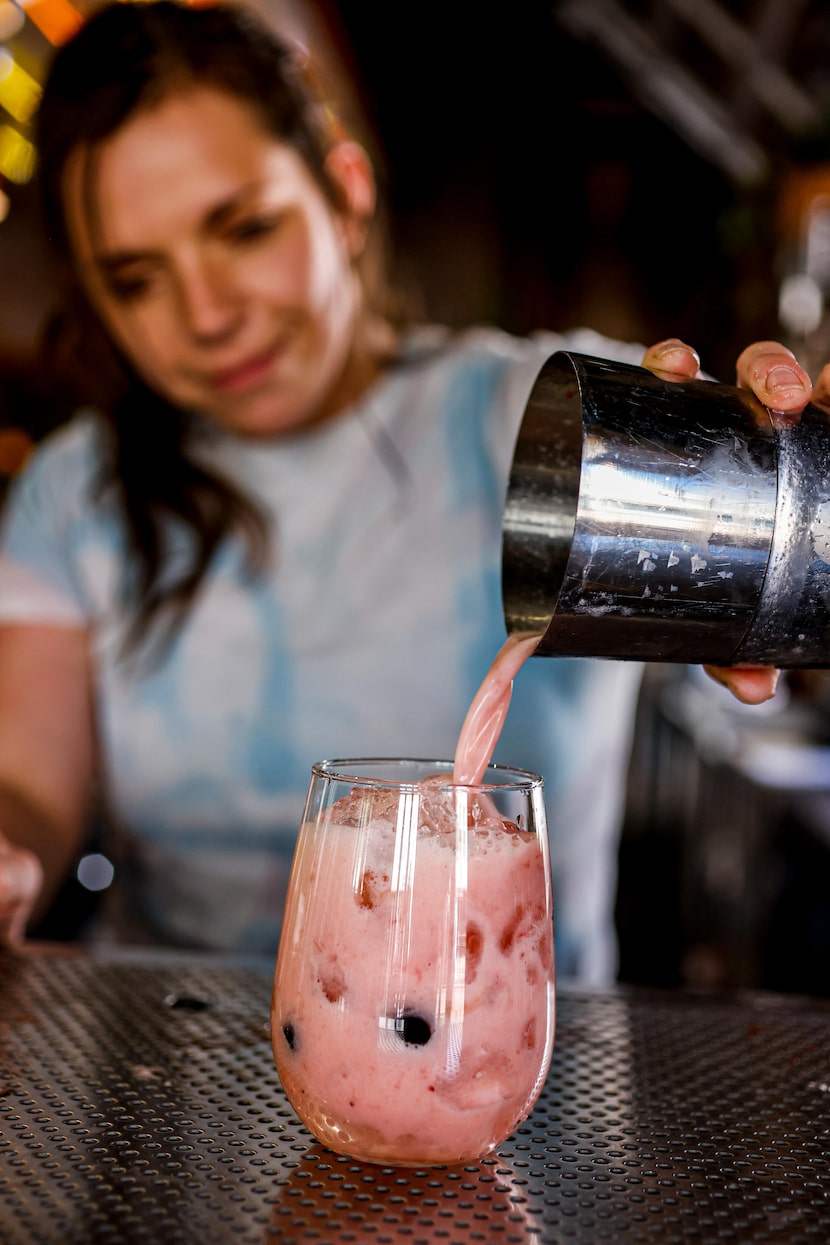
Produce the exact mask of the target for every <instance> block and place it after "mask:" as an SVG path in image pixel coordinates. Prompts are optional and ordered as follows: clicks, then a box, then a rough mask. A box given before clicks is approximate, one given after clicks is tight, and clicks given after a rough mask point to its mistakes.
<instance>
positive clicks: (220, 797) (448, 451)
mask: <svg viewBox="0 0 830 1245" xmlns="http://www.w3.org/2000/svg"><path fill="white" fill-rule="evenodd" d="M563 346H564V347H569V348H573V349H577V350H582V351H585V352H588V353H593V354H603V355H616V356H618V357H627V358H629V359H633V360H635V361H636V359H637V358H638V357H639V350H638V349H637V348H630V349H629V348H625V347H621V346H619V345H618V344H615V343H610V342H605V341H603V340H602V339H598V338H596V337H595V336H593V335H591V334H589V333H584V332H583V333H578V334H574V335H569V336H568V337H567V338H562V337H553V336H550V335H546V336H544V337H540V338H538V339H516V338H512V337H509V336H507V335H505V334H503V333H499V332H497V331H495V330H489V329H479V330H474V331H470V332H467V333H464V334H459V335H445V334H443V333H442V332H439V331H425V332H422V333H419V334H415V335H413V337H412V338H411V339H410V341H409V345H408V349H407V351H406V353H405V357H404V359H403V361H402V362H401V364H400V365H398V366H396V367H395V368H394V369H392V370H391V371H390V372H388V373H387V374H386V375H385V376H384V377H383V378H382V379H381V380H380V381H379V382H378V383H377V384H376V385H375V386H374V387H373V388H372V389H371V390H370V391H369V392H368V394H367V395H366V396H365V398H364V400H362V401H361V403H360V404H359V405H358V406H356V407H354V408H352V409H350V410H349V411H348V412H346V413H345V414H344V415H343V416H342V417H341V418H338V419H336V420H334V421H332V422H330V423H327V424H324V425H321V426H319V427H318V428H316V429H314V430H312V431H311V432H309V433H307V434H304V435H302V436H299V437H296V438H288V439H281V440H279V441H274V442H251V441H245V440H242V439H240V438H235V437H232V436H229V435H227V434H225V433H220V432H217V431H214V432H212V433H210V434H209V435H205V436H204V437H203V438H202V439H201V440H200V442H199V443H198V446H197V447H196V452H197V453H198V454H200V455H201V456H203V457H204V458H205V459H206V460H207V461H209V462H210V463H212V464H214V465H215V466H216V467H217V468H218V469H219V470H221V471H222V472H223V473H224V474H225V475H227V476H228V477H230V478H231V479H233V480H234V481H236V482H237V483H238V484H240V485H242V486H243V487H244V488H245V489H246V490H248V491H249V492H250V494H251V495H252V497H253V498H254V499H255V500H256V501H257V502H258V503H259V505H260V506H261V507H262V508H263V509H264V511H265V512H266V514H267V515H268V517H269V519H270V520H271V522H272V525H273V539H272V543H271V549H270V557H269V562H268V565H267V567H266V568H265V570H264V571H263V572H262V573H261V574H259V575H256V576H252V575H251V574H250V572H249V570H248V568H247V565H246V561H245V557H244V550H243V548H242V546H241V544H240V542H239V541H238V540H236V539H229V540H228V541H226V543H225V545H224V546H223V547H222V549H221V550H220V552H219V554H218V556H217V557H216V558H215V560H214V562H213V564H212V565H211V569H210V573H209V575H208V577H207V579H206V581H205V583H204V584H203V586H202V587H201V589H200V591H199V594H198V597H197V599H196V601H195V603H194V605H193V609H192V612H191V613H190V615H189V616H188V620H187V623H186V625H185V626H184V627H183V628H181V629H180V630H179V632H178V633H177V634H176V636H175V638H174V639H173V641H172V643H171V644H170V645H169V647H168V648H167V649H166V650H165V652H164V654H163V658H162V660H161V661H156V662H155V664H148V663H142V661H141V660H140V659H138V660H136V659H133V660H130V661H128V660H125V659H124V657H123V641H124V637H125V631H126V628H127V626H128V623H129V619H128V617H126V616H125V612H124V609H123V607H122V602H121V594H120V585H121V577H122V574H123V571H124V566H125V560H126V554H125V541H124V534H123V530H122V527H121V523H120V521H119V516H118V513H117V510H116V508H115V507H114V506H113V505H112V504H111V503H108V502H107V501H106V499H105V498H103V499H102V498H101V497H100V495H99V494H98V493H97V492H96V489H95V482H96V480H97V475H98V470H99V463H100V455H101V441H100V429H99V425H98V422H97V420H96V419H95V417H94V416H92V415H89V414H86V415H79V416H78V417H77V418H75V419H74V420H73V421H72V422H71V423H70V424H69V425H67V426H66V427H65V428H63V429H61V430H60V431H59V432H57V433H56V434H54V435H53V436H52V437H50V438H49V439H48V440H47V441H45V442H44V443H43V444H42V446H41V447H39V449H38V451H37V452H36V454H35V455H34V456H33V459H32V461H31V464H30V465H29V466H28V467H27V470H26V471H25V472H24V473H23V475H22V476H21V477H20V479H19V480H18V481H17V482H16V485H15V488H14V490H13V492H12V495H11V497H10V499H9V502H8V505H7V509H6V512H5V515H4V524H3V529H2V545H1V546H0V622H3V621H15V620H17V621H19V620H29V621H44V620H46V621H49V620H51V621H53V622H55V623H56V624H59V625H66V626H84V627H88V628H89V630H90V635H91V644H92V648H93V655H94V661H95V669H96V672H97V687H96V697H97V712H98V720H99V733H100V742H101V750H102V766H103V772H102V786H103V790H104V792H105V797H106V802H107V806H108V809H109V816H108V818H107V825H108V827H109V831H108V832H109V834H110V835H111V837H112V844H111V847H110V850H111V852H112V854H113V857H114V859H115V861H116V866H117V867H116V885H115V887H114V888H113V893H114V896H115V900H117V902H116V901H115V900H114V902H113V904H112V905H111V909H110V913H109V916H108V920H109V921H110V923H111V925H110V926H109V928H112V929H114V930H116V931H117V932H118V936H119V937H122V938H131V939H132V940H134V941H140V942H142V941H143V942H151V941H155V942H162V943H168V944H173V945H184V946H194V947H204V948H211V949H221V950H230V951H243V952H263V953H266V954H269V955H270V954H272V953H273V951H274V949H275V946H276V941H277V937H278V930H279V922H280V915H281V909H282V902H283V897H284V893H285V887H286V883H287V877H288V871H289V867H290V862H291V856H292V852H293V848H294V842H295V839H296V834H297V831H298V828H299V823H300V819H301V816H302V809H303V802H304V797H305V791H306V787H307V783H308V779H309V771H310V767H311V765H312V763H313V762H315V761H317V760H319V759H321V758H323V757H329V758H331V757H338V756H339V757H349V756H352V757H354V756H379V755H385V756H391V755H400V756H417V757H451V756H452V754H453V751H454V748H455V742H456V739H457V735H458V731H459V729H460V726H461V723H462V721H463V719H464V715H465V713H466V710H467V708H468V705H469V702H470V700H471V698H472V696H473V694H474V693H475V691H476V688H477V687H478V685H479V683H480V681H481V679H482V677H483V676H484V674H485V673H486V671H487V668H488V666H489V665H490V663H491V661H492V659H493V657H494V656H495V654H496V652H497V650H498V648H499V647H500V645H501V643H502V642H503V640H504V636H505V632H504V622H503V617H502V611H501V599H500V552H501V514H502V505H503V499H504V492H505V487H506V481H507V474H508V471H509V465H510V458H511V454H512V447H513V442H514V438H515V433H516V430H517V428H518V423H519V420H520V418H521V415H522V412H523V410H524V405H525V400H526V398H527V395H528V393H529V391H530V388H531V385H532V383H533V380H534V379H535V377H536V375H537V373H538V370H539V368H540V366H541V364H542V362H543V361H544V360H545V359H546V358H547V357H548V355H549V354H550V353H551V352H552V350H554V349H557V348H560V347H563ZM638 677H639V670H638V668H637V667H635V666H633V665H631V664H629V663H620V662H598V661H585V660H583V661H574V660H562V659H548V658H538V659H533V660H531V661H530V662H528V663H527V664H526V665H525V667H524V668H523V670H522V671H521V672H520V674H519V676H518V678H517V679H516V683H515V687H514V696H513V703H512V706H511V710H510V713H509V716H508V721H507V724H506V727H505V730H504V733H503V735H502V738H501V740H500V742H499V745H498V748H497V750H496V759H497V760H500V761H502V762H505V763H512V764H516V765H520V766H523V767H525V768H529V769H534V770H538V771H539V772H541V773H542V774H543V775H544V777H545V782H546V791H547V797H546V803H547V808H548V817H549V823H550V835H551V850H552V863H553V873H554V894H555V905H556V937H557V956H558V964H559V971H560V972H561V973H562V975H564V976H578V977H580V978H581V979H582V980H585V981H606V980H608V979H609V977H610V976H611V975H612V973H613V965H614V936H613V892H614V880H615V857H616V845H617V831H618V827H619V820H620V815H621V800H622V793H623V784H624V776H625V767H626V761H627V755H628V747H629V742H630V731H631V724H632V719H633V710H634V701H635V696H636V691H637V685H638Z"/></svg>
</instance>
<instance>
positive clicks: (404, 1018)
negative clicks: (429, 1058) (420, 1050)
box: [395, 1012, 432, 1046]
mask: <svg viewBox="0 0 830 1245" xmlns="http://www.w3.org/2000/svg"><path fill="white" fill-rule="evenodd" d="M395 1032H396V1033H397V1035H398V1037H399V1038H400V1039H401V1040H402V1041H403V1042H406V1044H407V1045H408V1046H426V1044H427V1042H428V1041H429V1039H430V1038H431V1037H432V1026H431V1024H430V1023H429V1021H428V1020H424V1018H423V1016H419V1015H417V1014H416V1013H415V1012H405V1013H404V1014H403V1015H401V1016H396V1017H395Z"/></svg>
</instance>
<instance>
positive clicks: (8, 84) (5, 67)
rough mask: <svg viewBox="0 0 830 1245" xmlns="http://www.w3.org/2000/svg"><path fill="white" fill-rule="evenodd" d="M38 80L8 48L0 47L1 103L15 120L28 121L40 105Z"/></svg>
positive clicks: (24, 122)
mask: <svg viewBox="0 0 830 1245" xmlns="http://www.w3.org/2000/svg"><path fill="white" fill-rule="evenodd" d="M40 96H41V89H40V85H39V83H38V82H36V81H35V79H34V78H33V77H32V75H31V74H29V73H27V72H26V70H25V69H24V68H23V67H22V66H21V65H19V64H18V63H17V61H16V60H15V59H14V57H13V56H12V54H11V52H10V51H9V50H8V48H0V104H2V105H3V107H4V108H5V110H6V112H7V113H9V114H10V115H11V116H12V117H14V119H15V121H21V122H23V124H26V122H28V121H29V120H30V119H31V117H32V115H33V113H34V111H35V109H36V108H37V106H38V103H39V101H40Z"/></svg>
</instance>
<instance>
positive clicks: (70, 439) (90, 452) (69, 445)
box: [8, 410, 105, 514]
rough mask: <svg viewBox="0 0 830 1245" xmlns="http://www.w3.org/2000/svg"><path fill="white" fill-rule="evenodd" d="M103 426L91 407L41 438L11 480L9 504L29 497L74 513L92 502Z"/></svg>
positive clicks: (101, 454) (102, 449) (101, 457)
mask: <svg viewBox="0 0 830 1245" xmlns="http://www.w3.org/2000/svg"><path fill="white" fill-rule="evenodd" d="M104 454H105V440H104V429H103V426H102V424H101V421H100V420H99V418H98V417H97V416H96V415H95V413H94V412H92V411H86V410H84V411H79V412H78V413H77V414H75V415H73V416H72V417H71V418H70V419H69V420H67V422H66V423H63V424H61V425H60V426H59V427H57V428H55V429H53V430H52V431H51V432H49V433H47V434H46V436H44V437H43V438H42V440H40V441H39V442H38V443H37V444H36V445H35V447H34V449H33V450H32V451H31V453H30V455H29V457H28V458H27V459H26V461H25V463H24V465H23V469H22V470H21V471H20V473H19V474H18V475H17V476H16V477H15V478H14V479H13V480H12V487H11V491H10V495H9V498H8V505H9V507H10V508H11V507H13V506H14V504H15V501H16V500H17V499H20V500H22V499H24V498H29V499H31V500H32V501H34V502H36V503H37V504H38V505H39V506H43V507H44V508H46V509H49V510H54V511H67V510H68V511H69V512H71V513H72V514H75V513H77V512H79V511H81V510H84V509H86V508H87V507H88V506H90V505H92V504H93V498H94V495H95V486H96V483H97V481H98V480H99V479H100V475H101V468H102V465H103V461H104Z"/></svg>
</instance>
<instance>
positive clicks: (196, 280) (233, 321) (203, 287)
mask: <svg viewBox="0 0 830 1245" xmlns="http://www.w3.org/2000/svg"><path fill="white" fill-rule="evenodd" d="M178 296H179V305H180V311H181V316H182V319H183V321H184V324H185V326H186V328H187V330H188V332H189V333H190V334H191V335H192V336H193V337H194V338H198V339H199V340H200V341H214V340H217V341H219V340H224V339H225V338H227V337H229V336H231V335H232V334H233V332H234V331H235V329H236V327H237V326H238V324H239V323H240V321H241V315H242V308H241V304H240V301H239V298H238V297H237V295H236V293H235V291H234V289H233V286H232V284H231V283H230V282H228V281H227V280H226V279H225V277H223V275H222V273H221V272H219V271H218V270H216V269H215V268H212V267H210V266H209V265H207V264H199V265H193V266H192V267H190V268H188V270H187V271H185V272H180V274H179V280H178Z"/></svg>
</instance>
